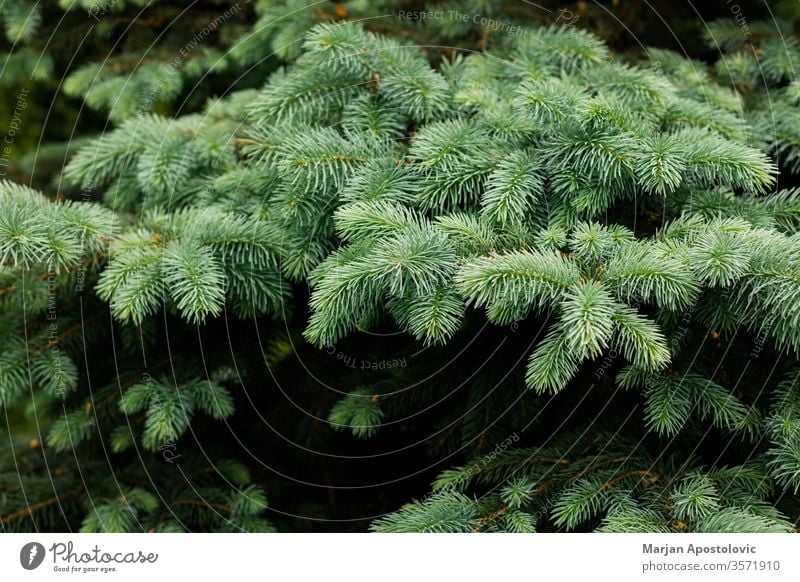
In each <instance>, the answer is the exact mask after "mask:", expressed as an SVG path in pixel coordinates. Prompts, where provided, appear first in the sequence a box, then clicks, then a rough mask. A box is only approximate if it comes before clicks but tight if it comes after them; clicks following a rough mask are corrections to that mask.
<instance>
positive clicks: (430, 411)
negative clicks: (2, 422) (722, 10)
mask: <svg viewBox="0 0 800 582" xmlns="http://www.w3.org/2000/svg"><path fill="white" fill-rule="evenodd" d="M63 4H65V5H64V6H62V8H63V9H64V10H66V12H65V18H67V17H73V16H75V14H76V12H77V11H81V10H82V11H83V12H84V13H85V12H87V11H88V13H89V16H90V17H91V18H90V20H91V22H90V23H89V26H90V27H92V28H94V27H95V26H97V27H99V28H100V27H105V28H103V30H105V31H106V34H107V35H109V38H116V37H115V35H119V34H120V32H119V31H118V30H116V28H115V26H117V25H119V22H117V21H116V20H115V17H114V15H115V14H117V13H119V14H129V12H126V11H130V10H132V9H134V8H137V7H138V5H139V4H141V5H145V4H147V5H148V7H149V3H143V2H139V3H138V4H137V2H124V1H123V0H120V1H119V2H114V3H111V4H108V3H106V4H104V3H91V2H72V3H63ZM66 4H69V5H68V6H67V5H66ZM210 4H211V5H212V7H213V8H214V10H213V11H212V13H211V16H212V18H211V19H207V20H205V22H206V24H205V25H203V26H202V27H201V28H200V29H199V32H196V31H194V30H193V31H191V34H194V36H189V37H188V38H187V37H186V34H187V31H186V30H178V29H177V28H176V29H172V28H170V27H166V28H164V29H163V32H162V28H155V29H154V30H153V34H154V35H156V36H155V37H154V39H150V41H147V40H145V41H143V40H142V39H141V38H140V37H138V36H137V37H136V40H135V43H134V41H133V40H130V42H132V43H134V44H132V45H131V46H127V47H125V50H124V51H121V52H120V53H119V54H115V55H114V56H113V57H112V58H109V59H104V60H103V61H91V62H89V64H85V65H83V66H80V67H77V68H75V69H74V70H73V69H70V71H69V72H68V74H67V75H66V77H65V78H64V81H63V84H62V86H61V89H60V90H61V91H63V93H65V94H67V95H69V96H74V97H79V98H81V99H82V100H83V102H84V103H85V105H86V107H88V108H90V109H92V110H95V111H97V112H101V113H103V114H104V115H105V114H107V115H108V119H109V125H108V127H106V128H105V129H104V130H103V131H101V132H99V133H98V135H97V136H96V137H92V138H91V139H88V140H86V139H82V140H78V142H77V145H76V144H73V143H70V144H68V145H59V144H52V145H51V146H44V147H43V148H42V150H43V153H42V156H43V157H44V158H47V157H48V156H51V157H52V158H55V159H59V158H60V159H61V160H65V161H66V163H64V164H63V168H62V167H61V165H59V166H58V169H57V171H56V172H55V173H53V174H52V175H48V174H47V172H45V171H44V170H42V171H41V172H40V174H39V175H37V173H36V163H37V162H36V160H35V159H34V160H33V161H29V163H30V167H31V171H32V172H33V174H34V176H35V180H36V182H37V183H39V184H41V185H42V188H41V189H42V190H45V191H46V192H44V193H43V192H40V191H38V190H36V189H34V188H31V187H30V186H25V185H20V184H17V183H15V182H12V181H3V182H2V183H0V257H1V258H2V268H1V269H0V278H2V281H0V318H2V327H0V344H1V345H2V352H0V405H2V407H3V410H4V412H5V414H4V416H5V418H6V424H7V427H8V435H9V437H10V442H11V445H12V446H4V447H3V448H2V449H0V523H1V524H2V526H3V529H4V530H33V529H36V530H62V529H73V528H75V529H77V528H80V529H81V530H82V531H142V530H147V531H180V530H193V531H194V530H203V531H207V530H213V531H241V530H243V531H269V530H272V529H319V528H326V527H327V528H329V529H335V530H342V529H350V528H352V529H363V528H365V527H370V528H371V529H373V530H376V531H465V532H468V531H513V532H530V531H553V530H557V531H574V530H577V531H585V530H594V529H600V530H603V531H652V532H665V531H700V532H712V531H726V532H751V531H752V532H757V531H764V532H782V531H793V530H794V529H796V528H797V527H798V520H800V497H798V493H799V492H800V367H798V365H797V363H798V362H797V359H798V351H800V312H799V311H798V309H797V305H798V304H800V234H799V232H800V190H798V189H796V188H794V187H793V183H794V179H795V178H794V175H795V173H796V172H797V171H798V170H800V110H798V104H799V103H800V85H799V84H798V83H797V81H796V79H795V74H794V64H795V63H797V62H798V58H800V41H797V40H796V39H795V37H793V36H791V32H792V31H791V30H789V29H788V28H787V30H782V29H779V28H776V27H775V26H774V25H772V26H770V25H769V24H767V23H764V22H761V23H759V22H751V23H749V24H748V27H747V30H744V29H743V28H742V25H741V23H737V22H736V21H718V22H714V23H711V24H710V25H709V26H708V27H707V36H706V43H707V45H708V46H709V47H711V48H712V49H715V50H717V51H722V54H721V56H720V58H719V59H718V60H717V61H716V62H715V63H714V64H712V65H709V64H707V63H705V62H703V61H701V60H692V59H688V58H686V57H685V56H683V55H681V54H679V53H678V52H674V51H671V50H666V49H656V48H650V49H643V51H642V52H641V53H637V54H635V55H630V54H622V53H620V52H618V51H615V50H612V49H610V48H609V45H608V44H607V43H606V42H604V41H603V40H601V38H600V37H599V36H596V35H595V34H593V33H591V32H589V31H587V30H585V29H582V28H578V27H576V26H575V23H574V22H572V21H569V22H564V21H560V22H556V23H555V24H553V23H552V20H553V19H552V18H551V23H549V24H543V25H540V26H535V25H533V24H532V22H531V20H530V18H528V15H527V14H522V15H516V16H514V15H513V11H512V10H509V11H508V13H506V12H504V11H503V10H502V9H501V10H500V12H495V13H492V12H490V11H489V8H488V7H489V6H490V5H491V3H478V4H486V6H479V7H477V8H476V7H474V6H471V4H470V3H464V4H451V5H447V9H443V10H442V16H441V17H436V16H431V17H426V19H425V20H424V21H422V22H420V18H419V15H418V14H417V16H416V17H414V18H404V17H403V16H402V15H400V14H399V13H398V16H396V17H391V19H390V20H391V21H387V20H385V19H384V20H381V19H377V20H376V22H374V23H371V22H370V18H369V17H370V16H372V15H375V14H380V13H381V9H382V8H384V7H383V6H382V5H381V3H371V4H370V5H368V4H369V3H360V2H353V3H348V4H330V5H328V4H326V5H325V6H324V7H319V6H316V5H312V4H309V3H298V2H288V3H285V4H284V3H266V2H264V3H259V4H258V5H257V6H256V7H255V8H253V7H251V6H244V5H242V6H240V5H239V4H235V3H226V2H219V3H214V2H211V3H210ZM6 6H8V7H11V8H8V7H6ZM44 6H48V5H44ZM436 6H437V5H435V4H434V9H435V8H436ZM15 7H16V8H15ZM440 8H441V6H440ZM504 8H508V7H505V6H504ZM49 9H50V8H47V10H49ZM52 9H53V10H55V7H53V8H52ZM14 10H16V12H14ZM25 10H27V12H25ZM42 10H45V7H39V4H38V3H36V4H35V5H34V4H33V3H26V2H23V1H21V0H20V1H19V2H16V3H8V4H7V5H4V8H3V12H2V18H3V23H4V25H5V26H6V32H7V34H8V36H9V39H10V40H11V41H12V42H17V41H20V42H23V46H26V45H25V44H24V43H25V42H29V43H31V46H32V47H33V46H37V45H36V36H37V34H41V31H40V29H39V27H40V26H44V25H43V24H42V21H43V17H42V16H37V14H39V11H42ZM176 10H177V9H176ZM251 10H252V11H254V13H255V14H256V15H258V16H257V18H258V19H257V21H256V23H255V24H250V23H249V21H248V18H250V16H249V15H250V14H251V13H250V11H251ZM23 13H25V14H27V16H26V17H25V18H23V17H22V16H20V14H23ZM484 13H488V14H490V15H492V14H493V16H491V18H490V17H489V16H487V17H485V18H483V19H481V18H478V19H476V18H474V17H468V18H464V17H463V15H474V14H484ZM170 14H171V13H169V12H168V11H167V12H164V13H163V20H162V21H161V23H162V24H163V23H165V22H166V23H169V22H170V21H171V20H170V19H171V18H172V16H170ZM198 14H199V12H198ZM444 15H448V16H447V17H445V16H444ZM459 15H462V16H459ZM361 18H363V19H364V22H360V21H359V20H360V19H361ZM236 19H241V22H240V23H239V24H236ZM209 22H215V23H216V24H214V25H213V26H211V25H209V24H208V23H209ZM277 23H283V24H277ZM387 23H388V24H387ZM511 23H514V24H513V27H512V25H511ZM520 23H521V24H520ZM229 24H233V25H234V26H238V27H239V28H235V27H234V28H233V29H232V30H231V31H230V32H229V33H226V34H223V32H224V31H225V30H226V29H227V27H228V25H229ZM578 24H580V22H578ZM158 26H161V25H160V24H159V25H158ZM251 26H252V29H251V28H250V27H251ZM204 31H207V32H204ZM404 31H405V32H404ZM160 34H166V35H167V36H168V37H170V38H169V39H168V41H169V42H166V41H165V42H161V37H160V36H159V35H160ZM198 35H199V36H198ZM409 37H411V38H412V40H411V41H409V40H408V38H409ZM122 38H124V39H125V38H127V37H126V36H124V35H123V36H122ZM297 39H299V40H297ZM155 41H158V42H157V44H156V45H155V46H156V47H157V48H155V49H153V50H148V49H146V48H142V47H143V46H145V47H146V45H141V44H138V43H140V42H151V43H152V42H155ZM191 43H194V44H191ZM443 44H446V45H447V47H446V48H445V47H442V46H441V45H443ZM433 45H435V46H433ZM451 45H452V46H451ZM176 47H177V48H176ZM187 47H188V48H187ZM421 47H427V48H421ZM475 48H477V49H478V50H474V49H475ZM87 50H89V49H87ZM137 51H139V52H138V53H137ZM19 54H23V53H21V52H15V53H13V54H12V56H11V57H9V59H8V61H7V66H8V67H10V68H13V67H15V66H17V65H18V66H19V67H30V66H31V65H32V64H35V63H39V64H37V67H38V66H44V67H46V69H45V70H44V72H37V71H38V69H33V70H30V71H27V73H25V72H21V71H22V69H14V70H16V71H17V73H16V74H19V75H23V74H26V75H28V76H30V77H31V78H34V79H35V78H37V77H36V76H37V75H41V77H42V79H48V78H50V76H51V75H52V72H53V68H54V67H58V66H59V64H58V62H57V58H56V57H52V62H51V60H48V59H47V58H44V59H39V60H37V61H34V59H32V58H22V57H19V59H20V60H19V62H17V63H16V64H15V61H14V59H16V58H18V57H17V55H19ZM134 58H135V59H139V61H138V62H136V63H135V64H134V66H133V67H132V68H130V67H129V66H128V65H130V64H131V62H132V61H131V59H134ZM283 63H285V64H283ZM226 74H227V75H230V77H226V76H225V75H226ZM213 75H218V77H217V78H216V79H212V80H210V81H209V80H208V77H209V76H213ZM233 78H237V79H239V80H241V82H234V81H232V80H231V79H233ZM192 83H196V84H197V86H198V87H202V89H199V90H197V91H190V92H189V93H190V95H189V96H188V97H187V96H186V95H187V93H186V88H187V87H189V86H191V84H192ZM216 83H222V84H227V88H226V89H225V90H223V91H218V90H216V89H215V84H216ZM198 95H199V96H200V98H202V99H205V98H206V97H208V98H207V100H206V101H205V102H204V103H203V104H202V105H199V101H198ZM181 97H184V98H185V100H184V101H183V104H179V106H178V107H177V113H176V114H174V115H173V114H171V111H172V109H170V108H169V107H170V103H173V102H174V101H175V100H178V99H179V98H181ZM192 100H194V101H195V102H196V103H198V105H197V107H195V108H193V107H192V106H191V101H192ZM173 104H174V103H173ZM184 109H185V110H187V111H186V112H184ZM48 147H50V148H51V149H50V150H48V149H47V148H48ZM53 188H55V189H56V190H57V194H56V195H52V193H51V189H53ZM431 478H433V485H432V491H430V492H428V493H426V492H425V491H426V485H425V483H426V482H428V481H430V479H431ZM267 494H269V497H270V504H269V507H268V504H267ZM387 512H389V513H388V514H387ZM316 522H320V523H323V522H325V523H326V524H327V525H320V524H319V523H316ZM343 524H344V525H343Z"/></svg>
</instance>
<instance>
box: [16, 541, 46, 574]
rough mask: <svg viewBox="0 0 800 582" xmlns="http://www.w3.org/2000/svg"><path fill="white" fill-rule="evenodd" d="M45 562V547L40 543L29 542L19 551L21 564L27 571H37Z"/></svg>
mask: <svg viewBox="0 0 800 582" xmlns="http://www.w3.org/2000/svg"><path fill="white" fill-rule="evenodd" d="M43 561H44V546H43V545H42V544H40V543H39V542H29V543H27V544H25V545H24V546H22V549H21V550H20V551H19V563H20V564H22V567H23V568H25V569H26V570H35V569H36V568H38V567H39V566H41V565H42V562H43Z"/></svg>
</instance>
